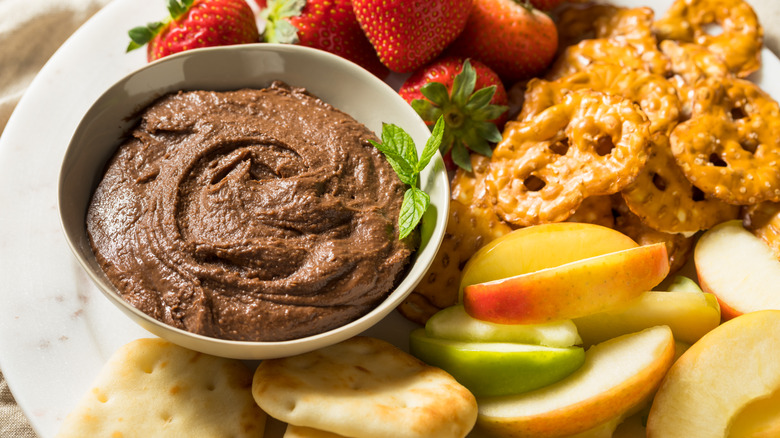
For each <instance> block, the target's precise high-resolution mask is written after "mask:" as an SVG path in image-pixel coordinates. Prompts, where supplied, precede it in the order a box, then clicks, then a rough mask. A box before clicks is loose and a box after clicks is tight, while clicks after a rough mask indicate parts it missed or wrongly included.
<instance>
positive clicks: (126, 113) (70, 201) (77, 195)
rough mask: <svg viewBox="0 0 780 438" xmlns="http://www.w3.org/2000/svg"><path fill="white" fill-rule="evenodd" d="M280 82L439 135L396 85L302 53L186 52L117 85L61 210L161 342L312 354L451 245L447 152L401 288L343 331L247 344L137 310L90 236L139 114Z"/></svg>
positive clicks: (87, 139) (275, 49) (68, 175)
mask: <svg viewBox="0 0 780 438" xmlns="http://www.w3.org/2000/svg"><path fill="white" fill-rule="evenodd" d="M274 80H282V81H285V82H287V83H288V84H290V85H293V86H296V87H303V88H306V89H307V90H308V91H309V92H311V93H313V94H314V95H316V96H318V97H320V98H321V99H322V100H324V101H325V102H328V103H330V104H331V105H333V106H335V107H336V108H338V109H340V110H342V111H344V112H346V113H348V114H350V115H352V116H353V117H354V118H355V119H357V120H358V121H359V122H361V123H363V124H364V125H365V126H367V127H368V128H369V129H371V130H372V131H374V132H377V133H380V132H381V131H382V124H383V123H393V124H396V125H398V126H402V127H404V129H405V130H406V131H407V132H408V133H409V135H410V136H412V138H413V139H414V141H415V143H416V145H417V146H418V149H419V152H420V153H421V152H422V148H423V147H424V146H425V143H426V141H427V139H428V137H429V136H430V131H429V129H428V128H427V127H426V125H425V123H424V122H423V121H422V120H421V119H420V117H419V116H418V115H417V113H416V112H415V111H414V110H413V109H412V108H411V106H409V104H408V103H407V102H406V101H405V100H404V99H403V98H401V97H400V96H399V95H398V93H397V92H396V91H395V90H394V89H392V88H391V87H390V86H389V85H387V84H386V83H385V82H382V81H381V80H379V79H377V78H376V76H374V75H372V74H371V73H369V72H367V71H366V70H363V69H362V68H360V67H358V66H357V65H355V64H353V63H351V62H347V61H346V60H344V59H343V58H341V57H338V56H336V55H332V54H330V53H328V52H324V51H322V50H315V49H311V48H308V47H303V46H296V45H287V44H285V45H277V44H260V43H258V44H245V45H235V46H228V47H216V48H206V49H199V50H191V51H187V52H183V53H178V54H176V55H173V56H169V57H166V58H163V59H161V60H159V61H157V62H153V63H151V64H148V65H145V66H144V67H142V68H140V69H138V70H136V71H134V72H133V73H131V74H130V75H128V76H126V77H124V78H122V79H121V80H120V81H119V82H117V83H116V84H114V85H112V86H111V87H110V88H109V89H108V90H107V91H106V92H105V93H104V94H103V95H101V96H100V97H99V98H98V99H97V101H96V102H95V103H94V104H93V105H92V106H91V107H90V109H89V110H88V111H87V112H86V114H85V116H84V118H83V119H82V121H81V123H80V124H79V126H78V128H76V132H75V133H74V135H73V137H72V139H71V142H70V145H69V147H68V149H67V151H66V153H65V158H64V159H63V164H62V170H61V173H60V182H59V209H60V216H61V218H62V223H63V228H64V231H65V235H66V237H67V238H68V241H69V243H70V245H71V247H72V249H73V252H74V254H75V255H76V257H77V259H78V261H79V262H80V263H81V265H82V266H83V267H84V269H85V270H86V271H87V274H89V276H90V277H91V278H92V279H93V280H94V282H95V283H96V284H97V285H98V287H99V288H100V289H101V291H102V292H103V293H104V294H105V295H106V297H107V298H108V299H109V300H110V301H111V302H113V303H114V304H116V305H117V306H118V307H119V308H120V310H122V311H123V312H124V313H125V314H126V315H127V316H129V317H130V318H131V319H133V320H134V321H136V322H137V323H139V324H140V325H141V326H142V327H144V328H145V329H147V330H149V331H150V332H152V333H154V334H155V335H157V336H160V337H162V338H165V339H167V340H169V341H171V342H174V343H176V344H179V345H182V346H184V347H187V348H190V349H193V350H196V351H200V352H203V353H208V354H213V355H217V356H224V357H231V358H238V359H270V358H276V357H284V356H291V355H294V354H300V353H305V352H308V351H312V350H315V349H317V348H321V347H325V346H328V345H332V344H335V343H336V342H340V341H343V340H345V339H348V338H350V337H352V336H355V335H357V334H359V333H361V332H363V331H365V330H366V329H368V328H370V327H371V326H373V325H374V324H376V323H377V322H379V321H380V320H381V319H383V318H384V317H385V316H387V314H389V313H390V312H392V311H393V310H394V309H395V307H396V306H398V305H399V304H400V303H401V302H402V301H403V300H404V299H405V298H406V297H407V296H408V295H409V294H410V293H411V291H412V289H413V288H414V287H415V286H416V285H417V283H419V281H420V280H421V279H422V277H423V275H425V272H426V271H427V270H428V267H430V265H431V263H432V262H433V258H434V256H435V255H436V250H437V249H438V246H439V244H440V243H441V240H442V238H443V237H444V230H445V228H446V225H447V213H446V212H447V211H448V209H449V184H448V181H447V172H446V170H445V168H444V162H443V160H442V158H441V155H440V154H437V155H436V157H435V158H434V159H433V160H432V161H431V163H430V164H429V165H428V166H427V167H426V168H425V169H424V170H423V172H422V173H421V175H420V183H421V188H422V189H423V190H425V192H427V193H428V194H429V195H430V199H431V205H430V207H429V208H428V210H427V211H426V212H425V215H424V217H423V220H422V224H421V227H420V229H421V235H422V243H421V246H420V248H419V249H418V251H417V252H416V253H415V255H414V257H413V261H412V265H411V267H410V269H409V272H408V273H407V274H406V276H405V278H404V279H403V280H402V281H401V283H400V284H399V285H398V287H396V288H395V290H393V291H392V292H391V293H390V295H389V296H388V297H387V298H386V299H385V300H384V301H383V302H382V303H381V304H380V305H379V306H377V307H376V308H375V309H373V310H372V311H370V312H369V313H367V314H366V315H364V316H362V317H360V318H358V319H357V320H355V321H352V322H350V323H349V324H346V325H344V326H341V327H338V328H336V329H333V330H329V331H327V332H325V333H320V334H317V335H313V336H308V337H306V338H301V339H294V340H289V341H282V342H241V341H229V340H224V339H216V338H211V337H207V336H202V335H196V334H193V333H189V332H186V331H184V330H180V329H177V328H174V327H171V326H169V325H166V324H164V323H161V322H159V321H157V320H155V319H154V318H152V317H150V316H148V315H146V314H144V313H143V312H141V311H139V310H138V309H136V308H135V307H133V306H131V305H130V304H128V303H127V302H126V301H124V300H123V299H122V298H121V297H120V296H119V293H118V291H117V290H116V288H115V287H114V286H113V285H112V284H111V282H110V281H109V280H108V279H107V278H106V276H105V275H104V274H103V271H102V270H101V269H100V266H99V264H98V262H97V260H96V259H95V256H94V254H93V252H92V249H91V246H90V243H89V239H88V237H87V231H86V224H85V217H86V211H87V206H88V205H89V200H90V198H91V194H92V192H93V191H94V190H95V187H96V186H97V184H98V182H99V181H100V179H101V178H102V175H103V171H104V169H105V165H106V162H107V161H108V160H109V158H110V157H111V156H112V155H113V154H114V152H115V151H116V148H117V146H118V145H119V143H120V141H121V139H122V138H123V137H124V136H125V135H126V133H127V132H128V130H129V129H131V128H132V126H134V125H135V124H136V123H138V118H137V117H131V116H132V115H134V114H137V112H138V110H139V109H140V108H144V107H145V106H147V105H149V104H150V103H151V102H152V101H154V100H155V99H157V98H159V97H160V96H162V95H164V94H166V93H170V92H175V91H178V90H203V89H205V90H215V91H219V90H236V89H241V88H262V87H266V86H268V85H270V84H271V82H273V81H274Z"/></svg>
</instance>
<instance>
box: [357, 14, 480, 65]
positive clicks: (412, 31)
mask: <svg viewBox="0 0 780 438" xmlns="http://www.w3.org/2000/svg"><path fill="white" fill-rule="evenodd" d="M472 1H473V0H416V1H410V0H353V2H352V3H353V7H354V9H355V16H357V20H358V22H360V25H361V26H362V27H363V31H365V33H366V35H367V36H368V40H369V41H371V44H373V45H374V48H375V49H376V52H377V53H378V54H379V59H380V60H381V61H382V63H383V64H385V65H386V66H387V67H389V68H390V70H392V71H395V72H401V73H405V72H411V71H414V70H416V69H417V68H419V67H421V66H423V65H425V64H426V63H428V62H430V61H432V60H433V59H434V58H436V57H437V56H438V55H439V54H440V53H441V52H442V51H443V50H444V48H445V47H447V45H448V44H449V43H450V42H452V41H453V40H454V39H455V38H456V37H457V36H458V34H459V33H460V32H461V30H463V26H464V25H465V24H466V19H467V18H468V15H469V11H470V10H471V4H472Z"/></svg>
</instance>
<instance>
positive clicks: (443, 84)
mask: <svg viewBox="0 0 780 438" xmlns="http://www.w3.org/2000/svg"><path fill="white" fill-rule="evenodd" d="M398 93H399V94H400V95H401V97H403V98H404V99H406V101H407V102H409V103H411V105H412V108H414V109H415V111H417V113H418V114H419V115H420V117H422V119H423V120H425V123H426V124H428V125H429V126H432V125H433V123H434V122H436V120H438V119H439V117H443V119H444V138H443V140H442V143H441V152H442V154H444V157H445V162H447V163H450V162H452V163H454V164H456V165H458V166H460V167H462V168H463V169H465V170H468V171H471V159H470V158H469V150H471V151H473V152H477V153H480V154H482V155H486V156H488V157H489V156H490V155H491V154H492V149H491V146H490V143H497V142H499V141H500V140H501V132H500V131H499V129H500V128H501V127H502V126H503V124H504V122H505V121H506V113H507V109H508V107H507V106H506V104H507V95H506V90H505V89H504V85H503V83H502V82H501V80H500V79H499V77H498V75H497V74H496V73H495V72H493V70H491V69H490V68H488V67H487V66H486V65H485V64H483V63H481V62H479V61H474V60H468V59H463V58H457V57H444V58H441V59H439V60H436V61H434V62H432V63H431V64H428V65H427V66H425V67H423V68H421V69H419V70H418V71H416V72H414V73H413V74H412V75H411V76H410V77H409V78H408V79H407V80H406V81H405V82H404V83H403V85H402V86H401V88H400V90H399V91H398ZM448 153H449V156H448ZM449 167H450V170H452V166H451V165H450V166H449Z"/></svg>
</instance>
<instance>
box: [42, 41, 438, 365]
mask: <svg viewBox="0 0 780 438" xmlns="http://www.w3.org/2000/svg"><path fill="white" fill-rule="evenodd" d="M229 52H238V53H239V55H236V56H253V54H254V53H258V54H262V53H266V52H273V53H277V54H280V55H281V56H283V57H284V56H291V55H292V56H309V57H312V59H315V60H317V61H318V62H320V63H323V64H332V65H334V66H336V67H337V68H340V69H344V70H345V71H347V72H349V74H351V75H356V76H357V77H358V78H359V79H360V80H362V81H370V82H372V84H371V85H372V86H376V87H380V88H384V91H383V94H387V95H388V96H390V94H389V93H392V95H394V96H395V97H394V99H398V100H400V101H401V102H403V103H404V104H405V105H406V106H407V107H408V109H409V111H412V112H413V111H414V110H413V109H412V108H411V106H409V105H408V104H407V103H406V102H405V101H403V98H401V97H400V95H398V93H397V92H396V90H394V89H393V88H392V87H391V86H390V85H389V84H388V83H387V82H385V81H383V80H381V79H379V78H377V77H376V76H374V75H373V74H371V73H370V72H368V71H367V70H365V69H363V68H362V67H360V66H358V65H357V64H354V63H352V62H350V61H348V60H346V59H344V58H341V57H339V56H337V55H334V54H331V53H329V52H325V51H323V50H318V49H313V48H309V47H305V46H299V45H288V44H272V43H253V44H240V45H231V46H219V47H208V48H199V49H193V50H188V51H184V52H180V53H176V54H173V55H170V56H167V57H164V58H161V59H158V60H155V61H153V62H150V63H147V64H145V65H143V66H141V67H139V68H138V69H136V70H134V71H132V72H130V73H128V74H126V75H124V76H123V77H122V78H120V79H119V80H117V81H115V82H114V83H113V84H112V85H111V86H109V87H108V88H107V89H105V90H104V91H103V92H101V94H100V95H99V96H98V97H97V98H96V99H95V100H94V101H93V102H92V103H91V104H90V107H89V109H88V110H87V111H86V112H85V113H84V114H83V115H82V118H81V119H80V121H79V123H78V126H77V128H76V129H75V130H74V132H73V134H72V135H71V138H70V141H69V144H68V146H67V148H66V151H65V153H64V155H63V158H62V162H61V167H60V173H59V177H58V193H57V204H58V205H57V210H58V214H59V219H60V227H61V230H62V232H63V234H64V235H65V238H66V241H67V243H68V246H69V248H70V249H71V252H72V253H73V255H74V256H75V257H76V259H77V260H78V263H79V265H80V266H81V268H82V269H83V270H84V271H86V273H87V275H88V276H89V277H90V280H91V281H92V283H93V284H94V285H95V286H96V287H97V288H98V289H99V290H100V291H101V292H102V293H103V295H105V296H106V297H107V298H108V299H109V301H111V302H112V303H113V304H114V305H115V306H117V307H118V308H119V309H120V310H121V311H122V312H123V313H125V314H126V315H127V316H129V317H130V318H131V319H133V321H134V322H136V323H138V324H139V325H141V326H142V327H143V328H145V329H146V330H147V331H150V332H152V333H153V334H155V335H157V336H160V337H162V338H165V339H168V340H170V341H172V342H174V343H178V344H180V345H184V346H186V347H188V348H192V349H195V350H199V351H201V352H204V353H209V354H216V355H221V356H225V357H235V358H239V359H266V358H273V357H281V356H289V355H290V353H284V354H276V353H274V352H273V351H271V350H274V349H278V350H280V351H281V350H284V351H287V350H290V351H292V354H297V353H302V352H307V351H312V350H314V349H316V348H319V347H322V346H326V345H331V344H334V343H336V342H339V341H341V340H345V339H347V338H350V337H352V336H355V335H358V334H360V333H361V332H363V331H365V330H367V329H369V328H371V327H372V326H374V325H376V323H378V322H380V321H381V320H382V319H384V318H385V317H386V316H387V315H388V314H390V313H391V312H393V311H394V310H395V308H396V307H397V306H398V305H399V304H401V302H402V301H403V300H404V299H405V298H406V297H407V296H408V295H409V294H411V292H412V291H413V289H414V288H415V287H416V285H417V284H418V283H419V282H420V281H421V280H422V278H423V276H424V274H425V273H426V271H427V270H428V269H429V268H430V266H431V265H432V264H433V261H434V257H435V254H436V252H437V251H438V248H439V246H440V245H441V242H442V240H443V238H444V232H445V229H446V224H447V219H448V210H449V202H450V198H449V178H448V176H447V171H446V169H445V167H444V164H443V159H442V156H441V154H440V153H439V152H437V153H436V155H435V156H434V158H433V159H432V160H431V163H430V164H429V166H428V167H427V168H426V170H425V172H424V174H425V173H427V179H428V180H429V183H430V184H435V185H437V186H438V185H441V184H444V187H443V193H442V195H440V196H439V197H437V198H435V199H434V198H433V197H432V199H431V208H429V209H428V211H427V212H426V216H425V218H424V219H423V220H426V219H427V220H429V221H432V222H433V224H432V232H431V233H430V235H427V236H423V239H425V238H427V240H425V241H421V246H420V247H418V248H417V250H416V251H415V253H414V254H413V258H412V260H411V262H410V264H409V266H408V267H407V272H406V273H405V274H404V277H403V278H402V280H401V281H400V282H399V283H398V284H397V285H396V286H395V288H393V289H392V290H391V291H390V292H389V294H388V295H387V296H386V297H385V299H384V300H382V301H381V302H380V303H379V304H378V305H377V306H376V307H374V308H373V309H371V310H370V311H369V312H367V313H365V314H363V315H362V316H360V317H359V318H357V319H355V320H353V321H351V322H349V323H347V324H344V325H342V326H339V327H336V328H334V329H331V330H328V331H326V332H322V333H318V334H314V335H311V336H306V337H302V338H296V339H291V340H285V341H238V340H229V339H221V338H215V337H210V336H205V335H201V334H197V333H192V332H189V331H186V330H183V329H180V328H177V327H173V326H170V325H167V324H165V323H164V322H162V321H159V320H157V319H155V318H153V317H152V316H150V315H147V314H146V313H144V312H142V311H141V310H139V309H137V308H136V307H134V306H132V305H131V304H130V303H128V302H127V301H125V300H124V299H123V298H122V296H121V295H120V294H119V293H118V290H117V289H116V288H115V287H114V285H113V284H111V283H110V282H109V281H108V280H107V277H106V276H105V274H104V273H103V271H102V269H99V272H96V270H95V269H94V267H93V266H91V265H90V264H89V262H88V259H87V258H86V257H85V256H84V254H83V252H82V249H81V248H80V247H79V245H78V244H77V241H79V240H80V239H82V238H85V237H86V226H85V225H84V226H83V228H84V235H81V233H74V228H73V226H71V224H70V223H69V221H68V220H67V219H66V216H67V214H65V212H64V209H65V204H66V200H67V199H68V193H69V190H68V189H67V188H66V184H65V183H66V181H67V180H68V169H67V165H68V164H69V163H70V162H71V161H73V157H72V156H73V154H75V151H77V150H78V149H79V146H78V145H79V141H78V140H80V136H81V135H83V134H82V133H83V131H85V130H86V129H87V128H88V125H89V122H90V116H91V115H92V116H94V115H95V112H96V111H97V110H98V109H100V108H101V107H102V106H105V105H106V101H107V100H108V99H109V98H110V97H111V96H112V95H113V94H115V93H116V92H117V89H118V88H120V87H122V86H124V85H125V84H127V82H129V81H130V80H132V79H133V78H137V77H138V76H139V75H144V74H152V73H153V72H154V71H155V70H157V69H160V68H161V66H163V65H167V64H172V63H177V62H183V60H186V59H187V58H192V57H208V56H210V55H212V54H214V53H229ZM242 52H247V54H246V55H240V53H242ZM279 80H282V81H284V78H279ZM159 82H162V83H164V85H163V84H156V87H155V88H156V89H162V88H166V87H170V83H169V81H168V80H166V79H163V80H162V81H159ZM180 82H181V81H180ZM184 82H186V80H184ZM245 82H246V81H245ZM290 85H292V86H296V85H295V84H290ZM174 88H175V89H178V90H183V89H190V88H187V87H182V86H179V87H178V88H177V87H174ZM214 89H220V90H222V89H230V87H228V88H221V87H214ZM232 89H238V88H232ZM167 92H169V91H161V92H158V93H157V94H154V93H152V94H153V95H152V97H151V99H146V100H145V102H146V103H145V104H143V105H142V107H141V108H128V110H127V113H128V114H127V115H126V118H127V119H128V120H130V119H134V120H137V119H138V114H136V113H138V112H139V110H141V109H143V108H145V107H147V106H148V105H149V104H150V103H151V102H152V101H154V99H156V98H159V97H160V96H162V95H164V94H166V93H167ZM313 93H314V94H315V95H317V93H316V92H313ZM323 100H324V101H326V102H327V99H325V98H323ZM333 106H334V107H335V108H337V109H338V108H339V107H338V106H337V105H335V104H333ZM345 112H346V111H345ZM350 115H351V116H352V117H355V118H356V119H358V117H357V116H356V115H353V114H350ZM415 116H416V113H415ZM418 119H419V117H418ZM134 123H135V122H132V123H131V125H132V124H134ZM420 126H422V127H424V128H425V130H426V132H428V133H430V131H429V129H428V127H427V126H426V125H425V123H424V122H423V121H422V119H419V124H418V126H417V127H414V129H417V130H419V129H420ZM404 129H407V130H408V129H410V127H406V126H405V127H404ZM121 140H122V137H121V136H120V137H119V138H116V139H115V140H114V144H113V145H112V146H111V148H110V153H109V155H108V156H109V158H110V157H111V156H112V155H113V154H114V153H115V151H116V149H117V148H118V146H119V144H120V142H121ZM416 143H419V141H416ZM422 146H423V145H420V144H417V147H418V151H419V150H420V149H421V148H422ZM106 149H109V148H108V147H106ZM105 163H106V161H103V166H105ZM96 172H99V171H96ZM101 173H102V172H101ZM99 179H100V178H98V180H99ZM422 179H423V178H421V180H422ZM95 185H96V183H94V184H92V189H91V192H90V194H89V197H88V199H91V197H92V193H94V189H95ZM89 202H90V201H89V200H88V201H87V206H88V205H89ZM432 210H438V211H433V212H432ZM431 215H435V217H434V218H432V219H431V217H430V216H431ZM82 222H84V223H85V222H86V218H84V220H83V221H82ZM421 228H422V227H421ZM87 239H88V238H87ZM421 240H422V239H421ZM423 251H425V253H424V254H423ZM89 253H90V254H92V257H93V258H94V257H95V256H94V253H93V252H92V249H91V246H90V248H89ZM421 255H424V257H421ZM413 268H414V270H415V271H416V272H417V273H418V275H417V277H416V278H412V277H411V275H412V270H413ZM399 291H400V292H399ZM372 320H374V321H373V322H371V321H372ZM161 333H164V334H161ZM166 335H169V336H166ZM187 339H188V340H191V341H192V342H182V341H185V340H187ZM326 340H327V342H325V341H326ZM185 344H186V345H185ZM201 344H203V345H206V346H208V345H212V346H215V347H214V348H198V347H199V346H201ZM310 344H311V345H312V346H311V347H307V346H308V345H310ZM315 344H321V345H317V346H316V347H315V346H314V345H315ZM286 347H289V348H286ZM293 347H297V348H293ZM233 349H240V350H241V351H242V352H241V353H238V354H225V352H224V351H223V350H231V351H232V350H233Z"/></svg>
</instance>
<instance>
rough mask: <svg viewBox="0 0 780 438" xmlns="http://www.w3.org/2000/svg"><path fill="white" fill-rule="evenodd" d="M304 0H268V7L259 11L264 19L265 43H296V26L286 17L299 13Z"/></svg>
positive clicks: (304, 2)
mask: <svg viewBox="0 0 780 438" xmlns="http://www.w3.org/2000/svg"><path fill="white" fill-rule="evenodd" d="M304 6H306V0H269V1H268V7H266V8H265V9H263V10H262V11H261V12H260V17H261V18H262V19H263V20H265V31H264V32H263V40H264V41H265V42H267V43H281V44H297V43H298V28H297V27H295V25H293V24H292V23H290V21H289V20H287V18H291V17H297V16H299V15H301V11H303V7H304Z"/></svg>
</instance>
